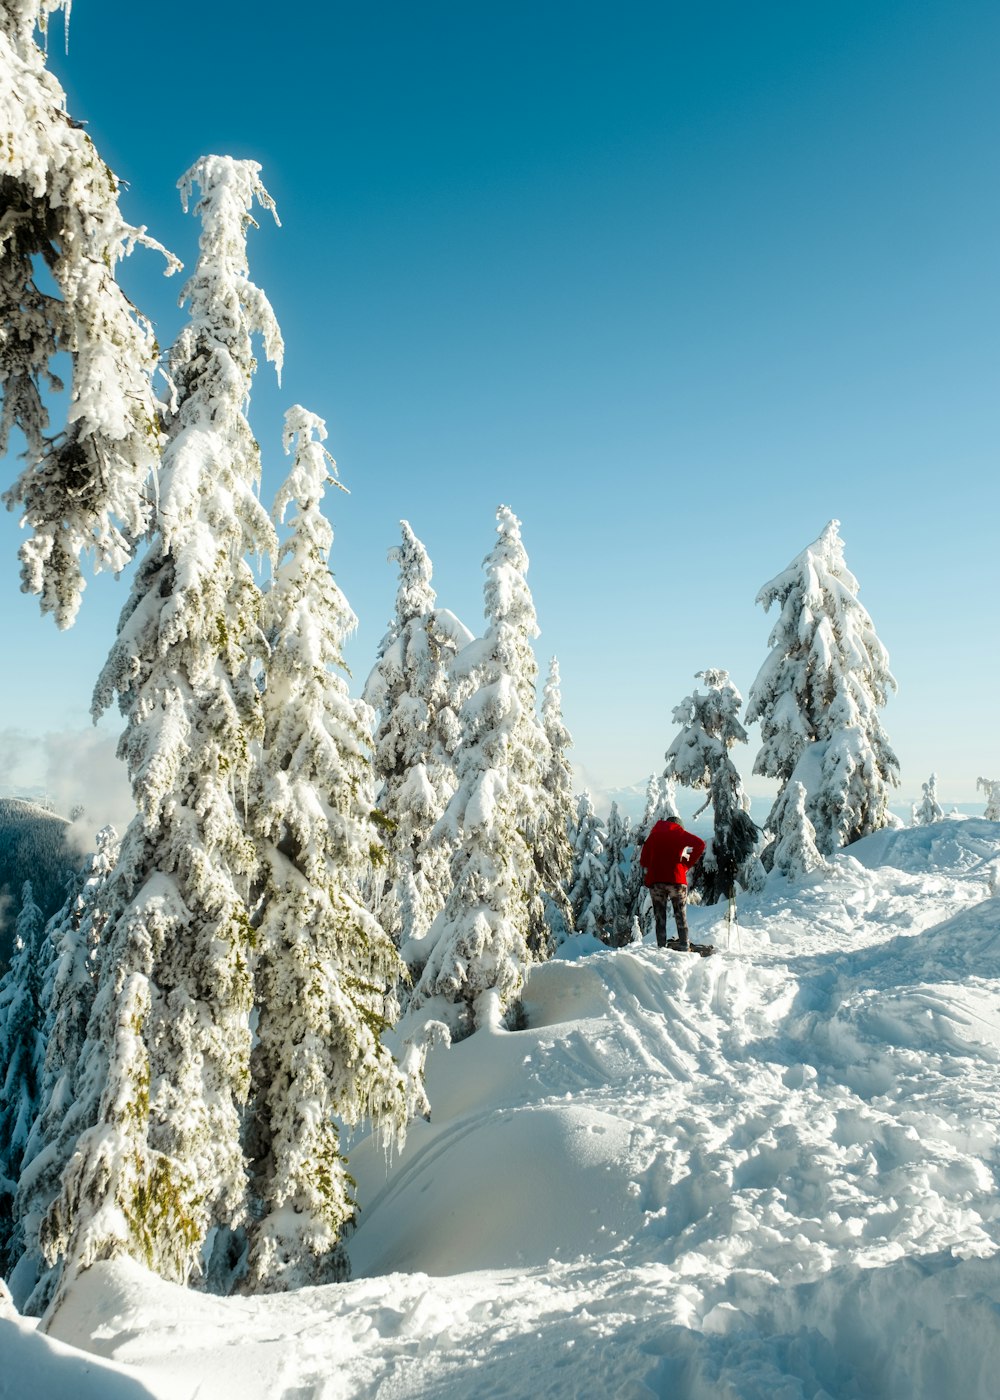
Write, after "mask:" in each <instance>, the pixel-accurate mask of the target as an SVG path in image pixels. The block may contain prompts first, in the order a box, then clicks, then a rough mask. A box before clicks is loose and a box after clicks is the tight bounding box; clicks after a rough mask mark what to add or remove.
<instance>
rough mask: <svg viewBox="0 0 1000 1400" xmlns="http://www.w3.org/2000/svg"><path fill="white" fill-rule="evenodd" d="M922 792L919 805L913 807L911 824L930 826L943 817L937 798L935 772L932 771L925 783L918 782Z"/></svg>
mask: <svg viewBox="0 0 1000 1400" xmlns="http://www.w3.org/2000/svg"><path fill="white" fill-rule="evenodd" d="M920 787H921V791H922V792H923V794H924V797H923V801H922V802H921V803H920V805H919V807H916V808H914V812H913V825H914V826H930V825H931V824H932V823H933V822H939V821H942V820H943V819H944V811H943V810H942V807H941V804H940V803H939V802H938V800H937V774H936V773H932V774H931V776H930V778H929V779H928V780H927V782H926V783H921V784H920Z"/></svg>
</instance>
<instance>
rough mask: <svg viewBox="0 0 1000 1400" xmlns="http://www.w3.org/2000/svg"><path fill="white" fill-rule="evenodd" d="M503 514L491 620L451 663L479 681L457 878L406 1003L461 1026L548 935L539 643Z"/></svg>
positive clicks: (514, 981)
mask: <svg viewBox="0 0 1000 1400" xmlns="http://www.w3.org/2000/svg"><path fill="white" fill-rule="evenodd" d="M497 522H498V523H497V534H498V536H499V538H498V540H497V543H496V545H495V546H494V548H493V550H492V551H491V553H490V554H489V555H488V556H487V558H486V560H485V568H486V587H485V604H486V607H485V611H486V619H487V624H488V626H487V630H486V633H485V635H484V636H483V637H482V638H479V639H477V640H476V641H473V642H470V643H469V644H468V646H466V647H465V648H464V649H463V650H462V652H461V653H460V654H459V655H458V656H457V657H456V659H455V663H454V673H455V675H456V677H457V678H458V679H460V680H464V681H465V683H466V684H468V685H469V686H470V687H473V689H472V693H471V695H470V696H469V699H468V700H466V702H465V704H464V705H463V706H462V711H461V724H462V739H461V742H460V744H459V747H458V750H457V752H456V756H455V772H456V776H457V779H458V787H457V789H456V791H455V794H454V796H453V797H452V799H451V801H450V802H449V804H448V807H447V810H446V811H445V814H444V816H443V817H442V819H441V822H440V826H441V829H442V832H443V833H444V834H445V835H447V837H448V839H450V840H452V841H454V843H455V855H454V856H453V858H452V862H451V878H452V887H451V891H450V893H449V895H448V899H447V901H446V903H445V906H444V909H443V910H442V911H441V913H440V914H439V915H438V916H437V918H436V919H435V920H434V923H433V924H432V925H431V928H430V930H429V932H428V935H427V938H426V940H424V944H425V947H426V950H427V952H426V962H425V963H424V966H423V970H422V972H421V973H420V976H419V979H418V980H417V982H416V985H415V987H414V990H413V995H412V998H411V1002H410V1005H411V1008H412V1009H414V1010H415V1009H417V1008H420V1007H425V1008H426V1007H431V1006H433V1005H436V1006H437V1007H438V1008H439V1009H440V1014H441V1015H442V1017H444V1018H446V1019H447V1021H448V1022H449V1023H450V1025H449V1029H451V1030H453V1031H455V1032H456V1033H458V1034H459V1035H461V1034H464V1033H467V1032H469V1031H471V1030H474V1029H478V1028H479V1027H480V1026H482V1025H485V1024H488V1023H490V1022H491V1021H492V1020H494V1019H495V1018H496V1017H497V1016H498V1015H499V1016H503V1015H504V1014H506V1012H507V1011H508V1010H509V1009H510V1008H511V1006H512V1004H513V1003H514V1001H515V1000H516V998H517V995H518V993H519V992H520V989H521V985H522V983H523V980H524V969H525V966H526V964H527V962H528V959H529V956H530V953H529V947H530V941H531V939H532V936H533V930H534V929H535V928H536V927H537V928H538V929H540V930H541V934H540V935H539V936H540V937H541V936H544V929H545V916H544V906H543V904H542V901H541V898H540V893H539V891H538V884H537V874H536V871H535V866H534V861H533V857H532V848H533V832H534V828H535V824H536V822H537V814H538V809H539V805H540V801H541V796H540V789H541V782H542V762H543V757H544V744H543V736H542V731H541V729H540V726H539V724H538V721H537V720H536V718H535V713H534V693H535V676H536V670H537V668H536V665H535V660H534V656H533V653H532V651H531V638H532V637H534V636H536V635H537V631H538V628H537V623H536V620H535V609H534V605H533V603H532V601H531V593H530V591H529V589H528V584H527V580H526V578H525V574H526V572H527V568H528V556H527V554H526V552H525V549H524V545H523V544H522V542H521V526H520V521H519V520H518V519H517V517H516V516H515V515H514V514H513V512H512V511H510V510H509V509H508V508H507V507H506V506H501V507H500V509H499V510H498V511H497ZM425 1014H429V1012H428V1013H425Z"/></svg>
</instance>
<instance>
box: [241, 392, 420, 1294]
mask: <svg viewBox="0 0 1000 1400" xmlns="http://www.w3.org/2000/svg"><path fill="white" fill-rule="evenodd" d="M325 437H326V427H325V424H324V423H323V421H322V419H320V418H317V417H316V416H315V415H314V414H311V413H308V412H306V410H305V409H303V408H300V407H298V406H296V407H295V408H292V409H290V410H289V412H288V413H287V415H286V418H285V449H286V451H292V450H293V449H294V453H295V458H294V465H293V468H292V472H291V475H290V477H289V479H288V482H287V484H286V485H285V487H284V489H283V490H282V492H281V493H280V494H279V496H278V500H277V503H276V505H275V516H276V519H277V520H281V521H283V520H284V517H285V512H286V510H287V509H288V507H289V505H294V506H295V508H296V514H295V516H294V518H293V519H292V521H291V534H290V536H289V538H288V540H287V541H286V543H285V544H284V545H283V547H282V550H281V558H280V561H279V567H278V569H277V571H276V573H275V576H274V581H273V583H272V585H271V587H270V589H269V590H268V591H267V593H266V595H265V603H264V616H263V623H264V630H265V633H266V635H267V638H268V643H269V653H268V661H267V671H266V682H265V685H264V692H263V708H264V737H263V757H262V761H261V764H260V769H259V775H258V782H259V788H258V787H257V786H256V784H255V787H254V791H253V812H254V817H253V824H254V829H255V832H256V834H257V836H258V839H259V840H260V842H261V844H262V849H263V852H264V861H265V870H266V884H265V887H264V893H263V900H262V907H261V910H260V913H259V914H258V916H257V920H258V924H259V926H258V930H257V937H258V948H259V966H258V972H257V998H258V1007H259V1020H258V1025H257V1038H256V1043H255V1046H254V1049H253V1054H252V1057H251V1070H252V1082H253V1087H252V1103H251V1112H250V1127H249V1133H248V1148H249V1151H250V1156H251V1159H252V1169H253V1194H254V1197H255V1214H256V1216H257V1217H258V1218H257V1219H256V1220H255V1221H254V1224H253V1226H252V1228H251V1232H250V1262H249V1280H248V1283H249V1286H250V1288H251V1289H261V1288H264V1289H289V1288H298V1287H302V1286H304V1285H307V1284H315V1283H326V1282H331V1281H333V1280H336V1279H339V1278H344V1277H346V1274H347V1271H348V1266H347V1257H346V1254H345V1253H344V1251H343V1247H342V1245H341V1243H340V1237H341V1235H342V1233H343V1230H344V1226H345V1225H346V1223H347V1222H348V1221H349V1220H350V1219H351V1217H352V1216H353V1214H354V1210H355V1202H354V1199H353V1194H352V1189H351V1187H352V1183H351V1178H350V1176H349V1175H348V1172H347V1166H346V1162H345V1160H344V1158H343V1156H342V1155H341V1151H340V1145H339V1133H338V1126H337V1123H338V1121H339V1122H343V1123H347V1124H349V1125H352V1126H353V1125H355V1124H357V1123H358V1122H359V1121H360V1120H361V1119H362V1118H363V1117H371V1118H374V1120H375V1121H376V1123H377V1124H379V1125H380V1126H381V1127H383V1128H384V1129H386V1130H387V1131H388V1133H389V1134H390V1136H391V1137H394V1138H395V1139H396V1140H401V1139H402V1138H403V1136H404V1135H405V1126H406V1121H407V1117H408V1114H409V1113H410V1112H411V1110H412V1109H413V1108H414V1107H419V1108H421V1109H424V1108H426V1101H425V1100H424V1098H423V1094H422V1089H421V1087H420V1085H419V1084H416V1085H409V1084H408V1083H407V1081H406V1078H405V1077H404V1075H403V1074H402V1072H401V1071H400V1069H399V1067H398V1066H397V1065H396V1064H395V1062H394V1061H393V1058H392V1056H391V1054H390V1053H389V1051H388V1050H387V1048H386V1047H385V1045H384V1044H383V1042H382V1032H383V1031H384V1030H385V1028H386V1027H387V1025H389V1024H390V1023H391V1022H393V1021H394V1020H395V1017H396V1014H397V1012H398V1006H397V1004H396V1001H395V997H394V988H395V985H396V983H397V981H398V979H399V975H400V971H401V967H400V964H399V959H398V955H397V953H396V950H395V948H394V946H393V944H392V941H391V940H390V938H389V937H388V935H387V934H386V933H385V932H384V930H383V929H382V928H381V927H380V926H379V924H378V922H377V921H376V919H375V918H374V917H373V915H371V914H370V913H369V912H368V911H367V910H366V909H365V908H364V907H363V905H362V903H361V899H360V885H361V880H362V877H363V875H364V872H365V869H366V867H367V864H368V862H369V861H370V859H371V854H372V850H373V848H374V847H375V845H376V842H377V834H376V828H375V825H374V823H373V820H372V808H373V805H374V792H373V787H372V775H371V766H370V760H369V745H370V742H371V720H372V715H371V711H370V709H369V708H368V706H367V705H366V704H365V703H364V701H359V700H352V699H351V697H350V695H349V693H348V689H347V684H346V681H345V680H344V671H345V667H344V662H343V657H342V647H343V643H344V639H345V638H346V637H347V635H348V634H349V632H350V631H352V630H353V628H354V626H355V624H356V618H355V616H354V614H353V612H352V611H351V609H350V607H349V606H348V603H347V600H346V599H345V597H344V595H343V593H342V592H341V591H340V589H339V588H338V587H337V585H336V583H335V582H334V579H333V575H332V574H331V573H330V569H329V564H328V559H329V554H330V547H331V544H332V541H333V531H332V529H331V528H330V525H329V524H328V522H327V521H326V519H325V518H324V516H323V514H322V511H321V508H320V505H321V501H322V498H323V493H324V487H325V484H326V482H327V480H328V479H330V473H331V472H333V471H335V467H334V463H333V459H332V458H331V457H330V456H329V454H328V453H327V452H326V451H325V449H324V448H323V446H322V442H323V440H324V439H325Z"/></svg>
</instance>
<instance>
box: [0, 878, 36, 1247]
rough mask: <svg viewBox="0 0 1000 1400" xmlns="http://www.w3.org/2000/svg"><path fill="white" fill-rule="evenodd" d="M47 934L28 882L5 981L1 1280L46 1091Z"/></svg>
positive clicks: (0, 1047)
mask: <svg viewBox="0 0 1000 1400" xmlns="http://www.w3.org/2000/svg"><path fill="white" fill-rule="evenodd" d="M44 932H45V929H44V921H43V918H42V911H41V910H40V909H39V907H38V905H37V904H36V903H35V900H34V895H33V893H32V889H31V881H30V880H26V881H25V882H24V886H23V888H22V891H21V911H20V913H19V914H18V916H17V921H16V923H15V925H14V956H13V957H12V959H11V963H10V967H9V968H8V969H7V971H6V973H5V974H4V976H3V977H2V978H0V1275H6V1274H7V1272H8V1270H9V1269H10V1266H11V1264H12V1263H13V1258H12V1257H11V1256H12V1252H13V1242H14V1224H15V1222H14V1193H15V1190H16V1188H17V1181H18V1178H19V1176H20V1174H21V1161H22V1158H23V1157H24V1151H25V1148H26V1147H27V1145H28V1138H29V1136H30V1133H31V1127H32V1124H33V1123H34V1121H35V1118H36V1116H37V1114H38V1100H39V1095H40V1092H41V1083H42V1068H43V1064H44V1060H45V1036H44V1031H43V1023H44V1012H43V1010H42V1004H41V992H42V960H43V957H44V950H43V948H42V942H43V938H44Z"/></svg>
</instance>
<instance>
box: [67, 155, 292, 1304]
mask: <svg viewBox="0 0 1000 1400" xmlns="http://www.w3.org/2000/svg"><path fill="white" fill-rule="evenodd" d="M259 169H260V167H259V166H258V165H257V164H256V163H255V162H253V161H236V160H232V159H231V158H229V157H226V156H206V157H203V158H202V159H201V160H199V161H198V162H197V164H196V165H195V166H193V167H192V169H191V170H189V171H188V173H187V174H186V175H185V176H184V177H183V179H182V180H181V182H180V189H181V198H182V202H183V203H184V206H185V208H186V207H187V205H188V202H189V199H190V196H191V193H192V190H193V187H194V185H195V184H197V185H198V186H199V187H200V190H201V197H200V199H199V201H198V205H197V212H198V213H199V214H200V215H201V219H202V233H201V242H200V257H199V260H198V264H197V267H196V268H195V271H194V274H193V276H192V277H191V279H190V280H189V282H188V283H187V286H186V288H185V291H184V296H185V298H186V300H187V302H188V304H189V306H190V320H189V322H188V324H187V326H186V327H185V328H184V330H183V331H182V332H181V335H180V337H179V338H178V341H177V343H176V345H175V346H174V348H173V351H172V352H171V356H170V366H171V377H172V380H173V382H174V384H175V386H176V395H177V397H176V403H175V405H174V408H173V409H172V411H171V414H170V417H169V419H168V422H167V443H166V446H165V448H164V453H163V464H162V470H161V473H160V482H159V500H158V509H157V518H156V527H155V530H154V532H153V534H152V537H151V540H150V543H149V546H148V549H147V552H146V555H145V557H144V559H143V560H142V562H141V563H140V566H139V568H138V570H137V573H136V575H135V579H134V582H133V585H132V591H131V596H130V598H129V600H128V602H127V603H126V605H125V608H124V610H123V613H122V618H121V622H120V624H119V631H118V637H117V640H116V642H115V644H114V646H113V648H112V650H111V654H110V656H109V658H108V661H107V663H106V664H105V667H104V670H103V672H102V674H101V677H100V679H99V681H98V685H97V689H96V692H95V698H94V709H95V714H96V713H100V712H102V711H103V710H104V709H105V708H106V707H107V706H108V705H109V703H110V702H111V700H112V697H113V696H114V695H117V697H118V704H119V708H120V709H121V711H122V713H123V714H124V716H125V719H126V728H125V732H124V734H123V736H122V739H121V742H120V745H119V754H120V756H121V757H122V758H123V759H124V760H125V762H126V765H127V767H128V771H129V776H130V779H131V784H132V792H133V796H134V798H135V802H136V806H137V808H138V815H137V816H136V818H135V819H134V820H133V822H132V823H131V825H130V826H129V828H128V830H127V832H126V834H125V836H124V838H123V841H122V847H121V852H120V856H119V860H118V864H117V866H116V869H115V871H114V873H113V874H112V876H111V877H110V879H109V881H108V884H107V887H106V894H105V911H106V916H107V924H106V927H105V934H104V937H105V951H104V955H103V957H102V960H101V971H102V977H101V983H100V986H99V988H98V992H97V996H96V998H95V1002H94V1008H93V1012H92V1015H91V1020H90V1027H89V1029H88V1039H89V1040H90V1041H91V1042H94V1043H95V1044H96V1045H97V1046H99V1047H100V1054H99V1055H96V1056H88V1055H87V1051H86V1048H85V1052H84V1054H85V1058H86V1059H87V1062H88V1073H87V1075H86V1077H85V1083H84V1085H83V1086H82V1087H83V1091H84V1098H85V1102H86V1103H87V1105H88V1111H89V1112H90V1114H91V1115H92V1122H93V1124H94V1126H93V1127H92V1128H89V1129H88V1130H87V1131H86V1132H85V1133H84V1135H83V1137H82V1138H81V1140H80V1143H79V1145H78V1150H77V1152H76V1153H75V1155H74V1157H73V1160H72V1162H71V1163H70V1165H69V1168H68V1169H67V1172H66V1173H65V1175H64V1178H63V1190H62V1194H61V1196H60V1198H59V1200H58V1201H57V1202H55V1203H54V1206H53V1210H52V1211H51V1212H50V1214H49V1218H48V1220H47V1222H46V1238H45V1244H46V1249H47V1252H48V1253H49V1255H50V1256H52V1255H56V1254H59V1253H65V1254H68V1255H70V1256H72V1258H73V1260H74V1261H75V1262H77V1263H79V1264H80V1265H81V1266H83V1267H86V1266H87V1264H89V1263H90V1262H92V1261H94V1260H96V1259H99V1258H105V1257H109V1256H111V1255H114V1254H116V1253H122V1252H126V1253H131V1254H132V1255H134V1256H135V1257H136V1258H138V1259H140V1260H142V1261H143V1262H145V1263H146V1264H147V1265H149V1266H150V1267H151V1268H153V1269H155V1270H157V1271H158V1272H160V1273H161V1274H162V1275H164V1276H165V1277H168V1278H171V1279H174V1280H177V1281H181V1282H184V1281H187V1279H188V1278H189V1277H190V1276H191V1275H192V1273H194V1274H196V1275H197V1274H198V1273H199V1270H200V1269H201V1267H202V1261H201V1252H202V1245H203V1243H204V1241H205V1239H206V1237H207V1235H208V1232H209V1230H210V1229H211V1228H212V1227H219V1233H218V1234H217V1236H216V1237H215V1238H216V1240H217V1242H220V1243H222V1242H224V1241H226V1240H227V1239H228V1238H229V1234H230V1232H232V1231H233V1230H234V1229H236V1228H238V1227H239V1226H240V1225H242V1223H243V1222H244V1220H245V1211H246V1171H245V1164H244V1156H243V1146H242V1140H241V1134H242V1117H243V1107H244V1104H245V1101H246V1097H247V1091H248V1088H249V1058H250V1041H251V1034H250V1020H249V1017H250V1010H251V1004H252V983H251V966H250V963H251V956H252V945H253V942H254V939H255V933H254V929H253V927H252V925H251V922H250V909H249V907H248V899H249V896H250V890H251V885H252V882H253V880H254V878H255V876H256V873H257V868H258V862H257V854H256V848H255V844H254V842H253V840H252V839H251V838H250V836H249V835H248V833H247V830H246V821H245V815H244V810H243V798H244V794H245V792H246V786H247V783H248V781H249V778H250V776H251V770H252V755H253V746H254V745H255V744H256V743H257V742H258V741H259V738H260V734H261V729H262V721H261V708H260V696H259V693H258V689H257V686H256V684H255V683H254V679H253V676H252V674H251V669H250V668H251V664H252V662H253V661H254V659H255V658H257V657H258V656H259V653H260V644H259V636H260V632H259V612H260V592H259V589H258V587H257V585H256V583H255V581H254V577H253V574H252V572H251V570H250V567H249V565H248V563H247V555H248V554H256V555H261V554H268V553H272V552H273V551H274V549H275V547H276V541H275V535H274V530H273V527H272V526H271V523H270V520H269V518H268V515H267V512H266V511H264V510H263V508H262V507H261V505H260V502H259V501H258V499H257V495H256V486H257V482H258V480H259V473H260V461H259V449H258V447H257V444H256V442H255V440H254V437H253V434H252V432H251V430H250V425H249V423H248V422H247V420H246V417H245V414H244V409H245V405H246V402H247V400H248V398H249V392H250V385H251V381H252V376H253V371H254V369H255V366H256V360H255V358H254V353H253V344H252V337H253V336H254V335H255V334H258V335H260V336H262V338H263V342H264V348H265V351H266V353H267V355H268V357H269V358H270V359H271V360H272V361H274V362H275V363H280V358H281V352H282V343H281V336H280V333H279V331H278V327H277V324H276V322H275V319H274V315H273V313H272V311H271V308H270V305H269V304H268V302H267V299H266V297H265V296H264V294H263V293H262V292H261V291H260V289H259V288H257V287H256V286H254V284H253V283H252V282H251V281H250V279H249V276H248V267H247V257H246V232H247V228H248V226H249V225H250V224H251V223H252V222H253V220H252V218H251V214H250V210H251V207H252V205H253V202H254V200H257V201H258V203H259V204H260V205H261V206H262V207H263V208H265V209H269V210H272V211H273V205H272V203H271V200H270V197H269V196H268V194H267V192H266V190H265V189H264V187H263V185H262V184H261V182H260V178H259ZM102 1062H103V1071H102V1068H101V1066H102Z"/></svg>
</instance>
